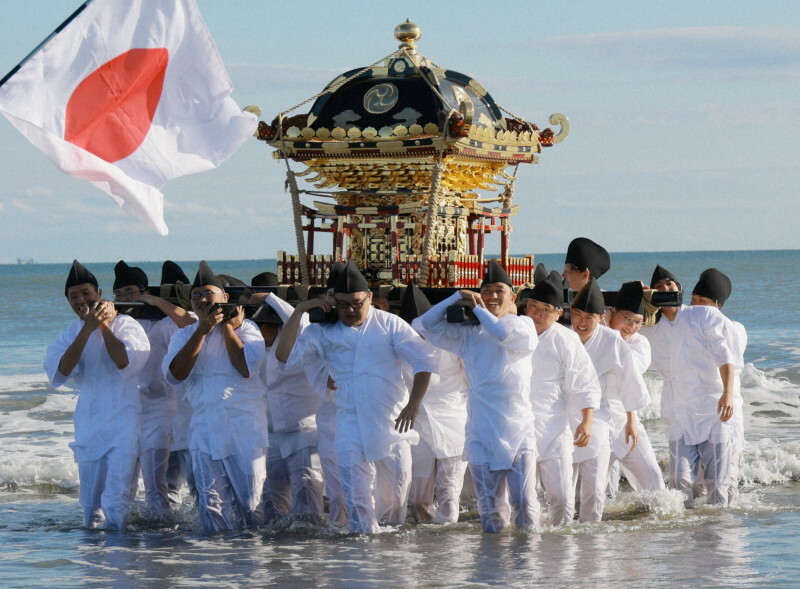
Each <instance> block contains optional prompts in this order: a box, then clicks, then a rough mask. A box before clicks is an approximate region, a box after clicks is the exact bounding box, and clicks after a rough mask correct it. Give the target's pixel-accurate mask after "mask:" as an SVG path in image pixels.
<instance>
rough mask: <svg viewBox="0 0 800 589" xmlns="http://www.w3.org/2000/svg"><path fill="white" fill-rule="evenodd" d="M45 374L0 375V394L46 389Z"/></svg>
mask: <svg viewBox="0 0 800 589" xmlns="http://www.w3.org/2000/svg"><path fill="white" fill-rule="evenodd" d="M48 387H49V384H48V382H47V376H45V374H44V373H42V374H13V375H5V376H2V377H0V394H3V393H17V392H27V391H37V390H47V388H48Z"/></svg>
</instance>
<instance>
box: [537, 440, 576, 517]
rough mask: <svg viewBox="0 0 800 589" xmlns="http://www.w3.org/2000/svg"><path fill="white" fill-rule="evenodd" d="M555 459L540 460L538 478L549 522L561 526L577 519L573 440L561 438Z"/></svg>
mask: <svg viewBox="0 0 800 589" xmlns="http://www.w3.org/2000/svg"><path fill="white" fill-rule="evenodd" d="M554 454H555V456H554V457H553V458H547V459H544V460H539V461H538V462H537V464H536V468H537V476H538V477H539V482H541V484H542V489H543V490H544V493H545V497H546V500H547V520H548V522H549V523H550V524H551V525H554V526H559V525H565V524H569V523H572V520H573V518H574V517H575V490H574V489H573V487H572V439H571V438H570V437H569V436H561V438H560V439H559V440H558V446H557V448H556V451H555V453H554Z"/></svg>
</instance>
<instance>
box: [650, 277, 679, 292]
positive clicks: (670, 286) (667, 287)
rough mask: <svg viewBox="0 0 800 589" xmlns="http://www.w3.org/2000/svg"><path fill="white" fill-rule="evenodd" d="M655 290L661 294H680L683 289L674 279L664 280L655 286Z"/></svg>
mask: <svg viewBox="0 0 800 589" xmlns="http://www.w3.org/2000/svg"><path fill="white" fill-rule="evenodd" d="M653 289H654V290H658V291H661V292H678V291H680V289H681V287H680V286H678V283H677V282H675V281H674V280H672V278H662V279H661V280H659V281H658V282H656V283H655V284H654V285H653Z"/></svg>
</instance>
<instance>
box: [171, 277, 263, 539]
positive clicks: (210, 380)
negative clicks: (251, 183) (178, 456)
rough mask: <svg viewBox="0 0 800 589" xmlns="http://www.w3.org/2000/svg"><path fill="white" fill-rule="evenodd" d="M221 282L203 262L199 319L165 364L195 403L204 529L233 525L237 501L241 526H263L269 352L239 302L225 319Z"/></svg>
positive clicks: (194, 447)
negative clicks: (263, 372)
mask: <svg viewBox="0 0 800 589" xmlns="http://www.w3.org/2000/svg"><path fill="white" fill-rule="evenodd" d="M223 285H224V283H223V282H222V280H221V279H219V278H218V277H217V276H216V275H215V274H214V273H213V272H212V271H211V268H209V266H208V264H206V263H205V262H204V261H203V262H200V268H199V270H198V272H197V276H196V277H195V280H194V282H193V283H192V292H191V298H192V309H193V310H194V312H195V313H196V315H197V322H196V323H194V324H193V325H190V326H188V327H184V328H183V329H181V330H180V331H179V332H178V333H176V334H175V336H174V337H173V338H172V340H171V341H170V345H169V350H168V352H167V355H166V357H165V358H164V363H163V365H162V369H163V370H164V373H165V375H166V377H167V382H169V383H170V384H172V385H173V386H178V385H182V386H184V387H185V392H186V395H187V398H188V399H189V403H190V404H191V407H192V416H191V422H190V424H189V449H190V453H191V457H192V469H193V471H194V477H195V483H196V485H197V491H198V494H199V498H198V507H199V510H200V520H201V522H202V525H203V530H204V532H206V533H214V532H221V531H227V530H232V529H235V528H237V527H238V526H239V523H237V522H236V521H235V519H234V512H233V507H234V503H235V505H236V509H237V511H238V515H239V518H240V520H242V521H241V523H243V524H244V525H245V526H247V527H250V528H255V527H258V526H260V525H262V524H263V520H264V512H263V502H262V492H263V487H264V480H265V479H266V448H267V445H268V440H267V407H266V399H265V397H264V391H263V388H262V387H261V386H260V382H259V376H258V375H259V372H260V368H261V363H262V362H263V360H264V356H265V354H266V350H265V348H264V338H263V337H261V332H260V331H259V329H258V326H256V324H255V323H253V322H252V321H250V320H249V319H244V311H243V309H242V308H241V307H236V308H235V314H233V315H232V316H230V317H229V318H225V315H224V311H223V309H222V308H220V307H218V306H217V305H216V304H217V303H227V301H228V294H227V293H226V292H225V291H224V288H223Z"/></svg>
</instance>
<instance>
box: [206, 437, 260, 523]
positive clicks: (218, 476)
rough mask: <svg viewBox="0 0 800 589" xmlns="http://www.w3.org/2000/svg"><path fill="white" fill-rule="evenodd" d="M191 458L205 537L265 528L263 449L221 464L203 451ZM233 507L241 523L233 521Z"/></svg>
mask: <svg viewBox="0 0 800 589" xmlns="http://www.w3.org/2000/svg"><path fill="white" fill-rule="evenodd" d="M191 455H192V469H193V470H194V477H195V483H196V484H197V491H198V495H199V496H198V507H199V511H200V521H201V523H202V524H203V531H204V532H205V533H206V534H212V533H215V532H223V531H228V530H234V529H237V528H239V527H248V528H256V527H259V526H261V525H263V524H264V505H263V502H262V493H263V489H264V481H265V480H266V478H267V466H266V453H265V452H264V449H263V448H262V449H259V450H256V451H254V452H253V453H251V454H233V455H231V456H226V457H225V458H222V459H221V460H214V459H212V458H211V455H210V454H206V453H205V452H200V451H192V453H191ZM234 504H235V506H236V510H237V511H238V515H239V518H238V522H237V521H236V520H235V519H234V512H233V508H234Z"/></svg>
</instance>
